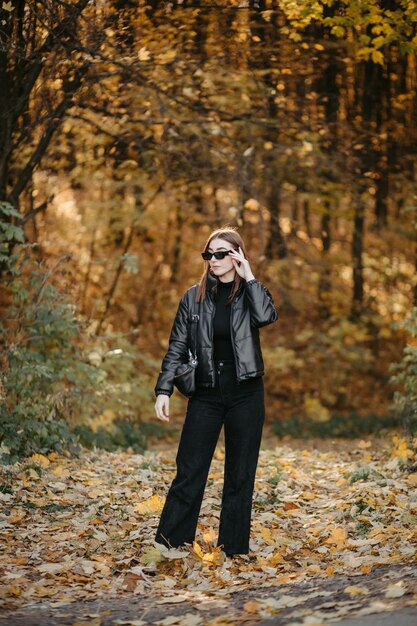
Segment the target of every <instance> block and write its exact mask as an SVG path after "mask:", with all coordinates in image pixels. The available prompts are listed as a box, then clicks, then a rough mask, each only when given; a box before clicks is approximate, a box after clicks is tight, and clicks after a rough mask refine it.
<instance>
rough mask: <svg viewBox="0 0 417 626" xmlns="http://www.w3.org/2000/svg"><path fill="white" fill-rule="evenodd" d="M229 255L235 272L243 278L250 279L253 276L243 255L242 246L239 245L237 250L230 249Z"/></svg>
mask: <svg viewBox="0 0 417 626" xmlns="http://www.w3.org/2000/svg"><path fill="white" fill-rule="evenodd" d="M229 256H230V258H231V259H232V263H233V265H234V266H235V270H236V272H237V273H238V274H239V276H241V277H242V278H243V279H244V280H246V281H248V280H252V279H253V278H255V276H254V275H253V273H252V270H251V267H250V265H249V261H248V259H246V258H245V257H244V255H243V251H242V248H241V247H240V246H239V252H238V251H237V250H230V252H229Z"/></svg>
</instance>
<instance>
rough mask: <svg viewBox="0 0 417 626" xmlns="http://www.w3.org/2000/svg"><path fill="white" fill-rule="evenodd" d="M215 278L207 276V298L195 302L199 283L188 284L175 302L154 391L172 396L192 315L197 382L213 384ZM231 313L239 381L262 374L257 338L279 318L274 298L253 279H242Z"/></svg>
mask: <svg viewBox="0 0 417 626" xmlns="http://www.w3.org/2000/svg"><path fill="white" fill-rule="evenodd" d="M216 282H217V279H216V278H215V277H213V276H211V274H209V275H208V282H207V290H206V298H205V300H202V302H201V303H197V302H196V294H197V289H198V284H196V285H193V286H192V287H190V288H189V289H188V290H187V291H186V292H185V294H184V295H183V297H182V298H181V301H180V303H179V305H178V309H177V313H176V316H175V319H174V323H173V326H172V330H171V334H170V337H169V347H168V351H167V353H166V355H165V357H164V358H163V360H162V365H161V370H160V373H159V376H158V380H157V383H156V385H155V394H156V395H159V394H162V393H163V394H166V395H169V396H171V394H172V393H173V390H174V382H173V381H174V375H175V370H176V369H177V367H178V365H179V364H180V363H186V362H187V361H188V345H189V342H190V337H191V332H190V327H191V316H192V315H193V313H198V314H199V316H200V319H199V322H198V326H197V358H198V365H197V369H196V385H197V386H201V387H214V386H215V371H214V360H213V317H214V313H215V310H216V304H215V300H214V294H213V288H214V286H215V284H216ZM231 307H232V309H231V312H230V327H231V336H232V346H233V351H234V354H235V363H236V374H237V380H238V381H239V382H241V381H243V380H246V379H248V378H254V377H256V376H263V374H264V362H263V358H262V351H261V344H260V340H259V328H261V326H266V325H267V324H272V322H275V321H276V320H277V319H278V313H277V311H276V309H275V305H274V301H273V299H272V296H271V294H270V292H269V291H268V289H267V288H266V287H265V286H264V285H263V284H262V283H261V282H260V281H259V280H256V279H253V280H250V281H248V282H246V281H245V280H242V282H241V285H240V287H239V289H238V291H237V292H236V294H235V297H234V298H233V301H232V304H231Z"/></svg>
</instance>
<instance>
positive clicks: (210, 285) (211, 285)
mask: <svg viewBox="0 0 417 626" xmlns="http://www.w3.org/2000/svg"><path fill="white" fill-rule="evenodd" d="M218 282H219V280H218V278H216V277H215V276H213V275H212V274H210V272H209V273H208V274H207V287H208V289H209V291H210V293H211V294H213V290H214V287H215V286H216V285H217V283H218ZM244 282H245V281H244V280H242V282H241V283H240V286H239V289H238V290H237V292H236V294H235V296H236V295H237V294H240V292H241V291H242V288H243V284H244Z"/></svg>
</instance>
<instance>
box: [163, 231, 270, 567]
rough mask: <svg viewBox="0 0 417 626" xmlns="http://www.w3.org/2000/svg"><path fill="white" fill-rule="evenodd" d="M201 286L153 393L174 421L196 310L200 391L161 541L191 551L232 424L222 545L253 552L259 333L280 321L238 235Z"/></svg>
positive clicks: (185, 303) (209, 258)
mask: <svg viewBox="0 0 417 626" xmlns="http://www.w3.org/2000/svg"><path fill="white" fill-rule="evenodd" d="M202 256H203V259H204V261H205V262H204V265H205V267H204V272H203V275H202V278H201V280H200V283H199V284H196V285H193V286H192V287H190V288H189V289H188V290H187V292H186V293H185V294H184V296H183V297H182V299H181V301H180V303H179V306H178V310H177V313H176V317H175V320H174V324H173V327H172V330H171V335H170V338H169V348H168V352H167V353H166V355H165V357H164V359H163V361H162V367H161V371H160V374H159V377H158V380H157V383H156V386H155V394H156V396H157V399H156V403H155V411H156V415H157V417H158V418H159V419H161V420H164V421H168V420H169V398H170V396H171V395H172V392H173V385H174V375H175V370H176V368H177V367H178V365H179V364H180V363H184V362H186V361H187V360H188V345H189V337H190V335H191V333H190V325H191V319H192V316H193V315H194V318H193V319H194V320H195V314H196V313H197V314H198V316H199V318H198V326H197V333H196V335H197V358H198V365H197V368H196V387H197V389H196V392H195V394H194V395H193V396H192V397H191V398H190V399H189V400H188V405H187V412H186V417H185V421H184V425H183V428H182V433H181V438H180V443H179V447H178V452H177V456H176V464H177V472H176V476H175V478H174V480H173V482H172V484H171V486H170V489H169V491H168V495H167V498H166V501H165V504H164V508H163V510H162V513H161V518H160V521H159V526H158V529H157V533H156V537H155V539H156V541H157V542H159V543H162V544H165V545H166V546H172V547H178V546H180V545H183V544H184V543H190V544H192V543H193V541H194V539H195V533H196V527H197V521H198V516H199V512H200V507H201V502H202V499H203V493H204V489H205V485H206V481H207V476H208V472H209V468H210V463H211V460H212V457H213V453H214V450H215V448H216V444H217V441H218V438H219V435H220V431H221V428H222V426H223V425H224V438H225V465H224V486H223V494H222V509H221V514H220V526H219V535H218V541H217V546H221V547H222V549H223V551H224V552H225V553H226V554H227V555H229V556H233V555H235V554H247V553H248V552H249V535H250V522H251V510H252V496H253V488H254V482H255V472H256V467H257V463H258V456H259V447H260V443H261V438H262V427H263V423H264V417H265V405H264V386H263V379H262V376H263V374H264V363H263V359H262V352H261V346H260V341H259V328H260V327H261V326H266V325H267V324H271V323H272V322H275V321H276V320H277V319H278V314H277V311H276V309H275V306H274V302H273V299H272V296H271V294H270V292H269V291H268V289H267V288H266V287H264V286H263V285H262V283H261V282H260V281H259V280H256V278H255V277H254V275H253V273H252V270H251V267H250V265H249V261H248V259H247V256H246V251H245V246H244V243H243V241H242V239H241V237H240V235H239V234H238V233H237V232H236V231H235V229H233V228H221V229H219V230H215V231H214V232H212V233H211V235H210V236H209V238H208V240H207V243H206V245H205V247H204V251H203V253H202Z"/></svg>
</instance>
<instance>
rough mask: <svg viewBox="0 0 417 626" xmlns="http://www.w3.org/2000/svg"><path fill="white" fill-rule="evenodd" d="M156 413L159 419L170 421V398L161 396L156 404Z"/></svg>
mask: <svg viewBox="0 0 417 626" xmlns="http://www.w3.org/2000/svg"><path fill="white" fill-rule="evenodd" d="M155 412H156V416H157V417H158V419H160V420H163V421H164V422H168V421H169V396H164V395H160V396H158V397H157V399H156V402H155Z"/></svg>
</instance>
